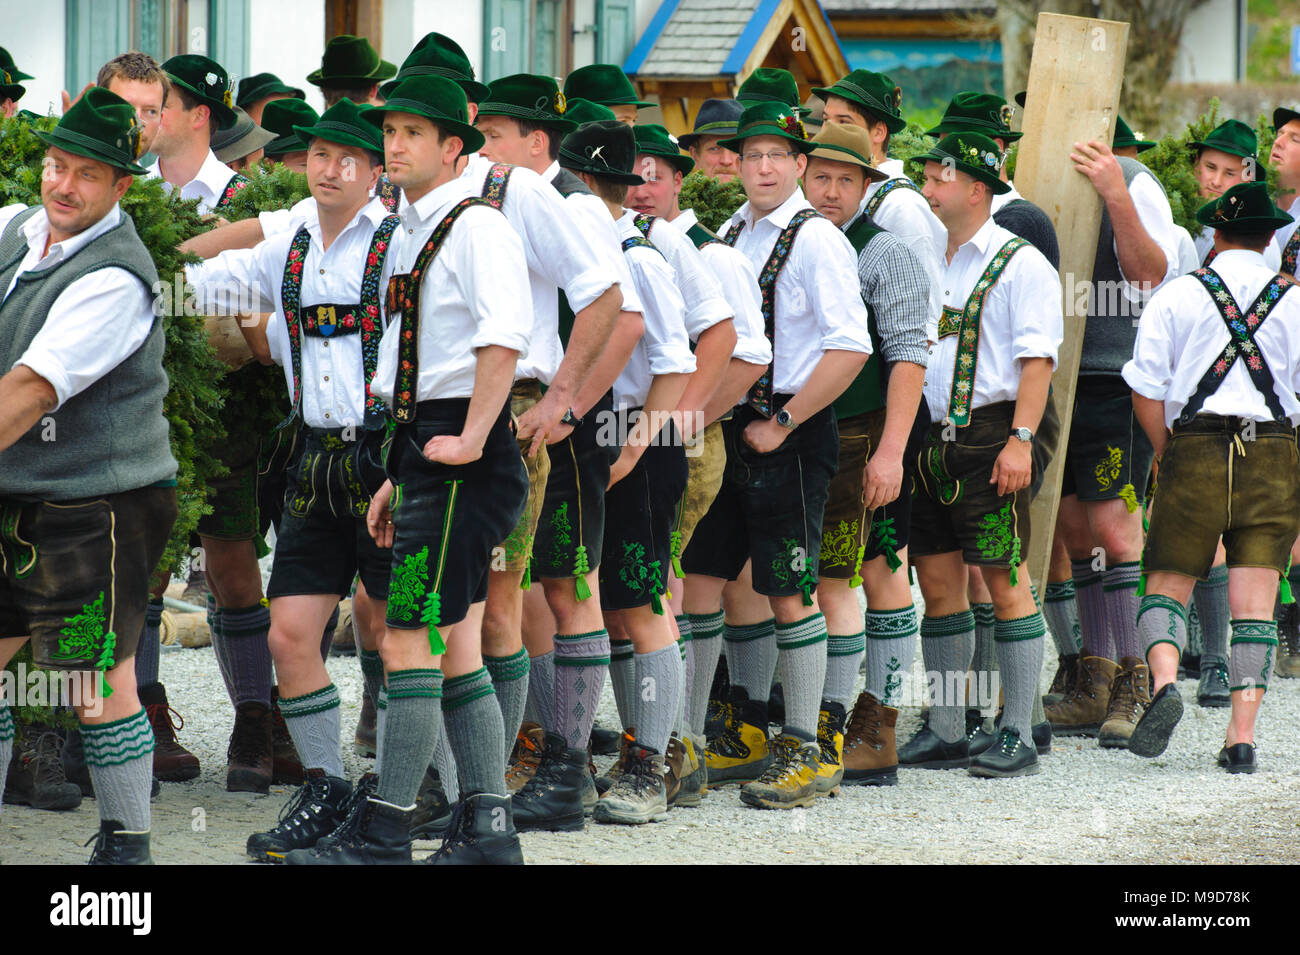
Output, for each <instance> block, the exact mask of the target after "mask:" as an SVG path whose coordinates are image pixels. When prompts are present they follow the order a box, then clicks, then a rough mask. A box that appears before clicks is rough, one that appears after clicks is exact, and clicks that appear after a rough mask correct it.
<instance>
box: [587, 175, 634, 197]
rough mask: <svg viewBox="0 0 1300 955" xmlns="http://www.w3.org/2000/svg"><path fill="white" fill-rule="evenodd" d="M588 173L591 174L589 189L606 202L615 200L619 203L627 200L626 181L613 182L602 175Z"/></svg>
mask: <svg viewBox="0 0 1300 955" xmlns="http://www.w3.org/2000/svg"><path fill="white" fill-rule="evenodd" d="M588 175H590V176H591V191H592V192H594V193H595V194H596V195H597V196H598V197H599V198H601V199H604V200H605V201H606V202H617V203H618V204H619V205H622V204H623V203H624V202H626V201H627V183H625V182H615V181H614V180H612V179H606V178H605V177H604V176H597V175H596V174H595V173H588Z"/></svg>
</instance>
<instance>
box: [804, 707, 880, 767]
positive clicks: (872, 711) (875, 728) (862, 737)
mask: <svg viewBox="0 0 1300 955" xmlns="http://www.w3.org/2000/svg"><path fill="white" fill-rule="evenodd" d="M880 726H881V719H880V704H879V703H877V702H876V700H875V698H874V697H872V696H871V695H870V694H863V695H862V696H860V697H859V698H858V704H857V706H855V707H853V715H852V716H850V717H849V725H848V726H846V727H845V728H844V751H845V752H846V753H847V752H849V751H850V750H853V749H856V748H857V747H858V746H860V745H867V746H870V747H871V748H872V749H877V750H878V749H880V747H881V746H883V745H884V744H883V743H881V741H880V733H879V730H880ZM819 729H820V727H819Z"/></svg>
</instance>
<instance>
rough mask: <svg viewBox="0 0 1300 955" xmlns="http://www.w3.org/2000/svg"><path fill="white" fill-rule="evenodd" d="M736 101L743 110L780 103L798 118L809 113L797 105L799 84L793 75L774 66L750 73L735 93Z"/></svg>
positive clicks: (760, 68)
mask: <svg viewBox="0 0 1300 955" xmlns="http://www.w3.org/2000/svg"><path fill="white" fill-rule="evenodd" d="M736 101H737V102H739V103H740V105H741V107H743V108H745V109H748V108H749V107H751V106H756V105H758V104H759V103H781V104H782V105H784V106H788V107H790V108H791V109H793V110H794V111H795V112H796V113H797V114H798V115H799V116H804V115H806V114H807V113H808V112H809V111H808V110H807V109H805V108H804V107H803V106H801V105H800V103H799V84H798V83H796V82H795V79H794V74H793V73H791V72H790V71H789V70H783V69H780V68H779V67H774V66H760V67H759V68H758V69H756V70H755V71H754V72H753V73H750V74H749V76H747V77H746V78H745V82H743V83H741V84H740V89H738V90H737V91H736Z"/></svg>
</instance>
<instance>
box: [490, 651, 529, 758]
mask: <svg viewBox="0 0 1300 955" xmlns="http://www.w3.org/2000/svg"><path fill="white" fill-rule="evenodd" d="M483 665H484V666H485V667H487V671H488V673H489V674H491V676H492V689H493V690H494V691H496V695H497V705H498V706H500V707H501V726H502V732H503V733H504V734H505V738H506V753H505V758H506V759H509V758H510V750H511V748H513V747H514V745H515V737H516V736H518V735H519V727H520V725H521V724H522V723H523V721H524V704H525V703H527V702H528V651H527V650H525V649H524V648H523V647H520V648H519V652H518V653H514V654H511V655H510V656H508V657H489V656H487V655H484V657H483Z"/></svg>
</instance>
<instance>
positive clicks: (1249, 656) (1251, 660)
mask: <svg viewBox="0 0 1300 955" xmlns="http://www.w3.org/2000/svg"><path fill="white" fill-rule="evenodd" d="M1276 651H1277V621H1276V620H1233V621H1232V654H1231V658H1230V659H1229V660H1228V688H1229V689H1230V690H1257V691H1259V692H1260V693H1263V692H1264V691H1265V690H1267V689H1268V678H1269V675H1270V674H1272V672H1273V658H1274V657H1275V656H1276V655H1277V652H1276ZM1202 665H1203V664H1202Z"/></svg>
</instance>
